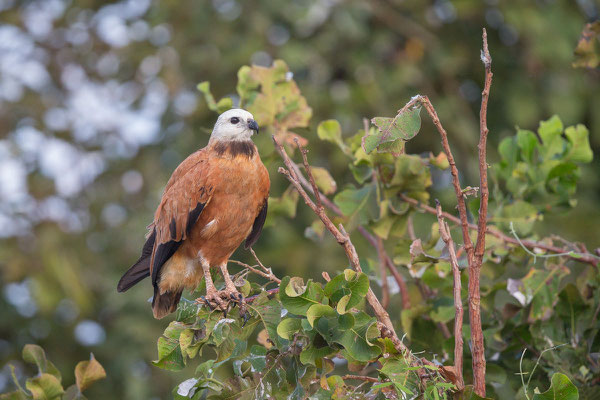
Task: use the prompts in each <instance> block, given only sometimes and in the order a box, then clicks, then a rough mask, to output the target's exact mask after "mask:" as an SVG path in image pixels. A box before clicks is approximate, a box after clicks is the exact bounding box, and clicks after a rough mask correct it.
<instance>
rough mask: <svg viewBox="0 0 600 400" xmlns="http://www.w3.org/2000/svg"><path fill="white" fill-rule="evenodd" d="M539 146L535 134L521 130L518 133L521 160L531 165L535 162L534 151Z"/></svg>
mask: <svg viewBox="0 0 600 400" xmlns="http://www.w3.org/2000/svg"><path fill="white" fill-rule="evenodd" d="M537 145H538V140H537V137H536V136H535V133H533V132H531V131H526V130H521V129H519V130H518V131H517V146H519V149H521V159H523V160H524V161H527V162H529V163H531V162H533V156H534V151H535V148H536V147H537Z"/></svg>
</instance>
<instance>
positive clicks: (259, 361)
mask: <svg viewBox="0 0 600 400" xmlns="http://www.w3.org/2000/svg"><path fill="white" fill-rule="evenodd" d="M266 356H267V349H265V348H264V347H263V346H258V345H253V346H252V347H251V348H250V355H249V356H248V358H247V360H248V361H249V362H250V365H252V368H254V370H255V371H256V372H262V370H263V369H265V367H266V366H267V358H266Z"/></svg>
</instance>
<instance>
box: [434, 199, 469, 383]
mask: <svg viewBox="0 0 600 400" xmlns="http://www.w3.org/2000/svg"><path fill="white" fill-rule="evenodd" d="M435 202H436V210H437V219H438V224H439V226H440V236H441V237H442V240H443V241H444V243H446V247H447V248H448V253H449V254H450V265H452V277H453V279H454V369H455V371H456V386H457V388H458V390H461V389H463V388H464V387H465V382H464V379H463V338H462V325H463V313H464V312H463V305H462V296H461V280H460V269H459V267H458V258H457V257H456V249H455V247H454V241H453V240H452V236H451V235H450V228H449V227H448V223H447V222H446V221H445V220H444V217H443V215H442V206H441V204H440V202H439V201H438V200H436V201H435Z"/></svg>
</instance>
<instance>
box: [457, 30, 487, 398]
mask: <svg viewBox="0 0 600 400" xmlns="http://www.w3.org/2000/svg"><path fill="white" fill-rule="evenodd" d="M482 38H483V51H482V52H481V61H483V65H484V66H485V84H484V88H483V92H482V93H481V110H480V112H479V145H478V146H477V147H478V148H479V189H480V190H479V193H480V194H479V196H480V206H479V217H478V221H477V244H476V247H475V254H474V255H473V254H469V253H468V250H469V249H467V254H469V323H470V325H471V341H472V348H471V353H472V355H473V386H474V390H475V393H477V394H478V395H479V396H481V397H485V364H486V362H485V349H484V341H483V331H482V328H481V293H480V286H479V285H480V282H479V280H480V275H481V263H482V262H483V253H484V251H485V233H486V230H487V208H488V198H489V190H488V180H487V168H488V166H487V160H486V145H487V135H488V132H489V131H488V128H487V104H488V100H489V97H490V86H491V85H492V57H491V56H490V52H489V49H488V43H487V32H486V31H485V28H484V29H483V37H482ZM463 204H464V200H463ZM465 228H466V229H467V233H468V225H467V226H466V227H465V225H464V221H463V229H465Z"/></svg>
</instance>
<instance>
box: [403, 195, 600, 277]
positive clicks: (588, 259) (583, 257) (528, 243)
mask: <svg viewBox="0 0 600 400" xmlns="http://www.w3.org/2000/svg"><path fill="white" fill-rule="evenodd" d="M399 196H400V198H401V199H402V200H404V201H406V202H407V203H409V204H411V205H413V206H414V207H416V208H418V209H420V210H422V211H425V212H427V213H429V214H433V215H435V214H436V211H435V208H433V207H431V206H429V205H427V204H424V203H421V202H420V201H419V200H416V199H413V198H412V197H408V196H406V195H405V194H402V193H401V194H400V195H399ZM442 215H443V216H444V218H446V219H448V220H450V221H452V222H454V223H456V224H460V223H461V221H460V219H458V218H457V217H455V216H454V215H452V214H449V213H447V212H445V211H444V212H443V213H442ZM469 229H472V230H477V225H475V224H469ZM486 233H487V234H488V235H492V236H495V237H497V238H498V239H500V240H502V241H503V242H505V243H510V244H512V245H515V246H520V244H519V241H518V240H517V239H515V238H513V237H511V236H508V235H506V234H505V233H503V232H501V231H499V230H498V229H497V228H496V227H494V226H487V227H486ZM521 243H523V245H524V246H525V247H527V248H528V249H531V250H533V249H541V250H546V251H549V252H551V253H556V254H564V253H569V249H568V248H563V247H557V246H553V245H549V244H545V243H541V242H536V241H533V240H526V239H521ZM460 251H461V250H460V249H459V250H458V253H457V254H460ZM564 257H567V258H569V259H571V260H573V261H579V262H583V263H586V264H591V265H593V266H595V265H597V264H598V260H597V259H596V258H595V257H594V255H593V254H591V253H589V252H586V253H580V254H577V255H570V254H565V255H564Z"/></svg>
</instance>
